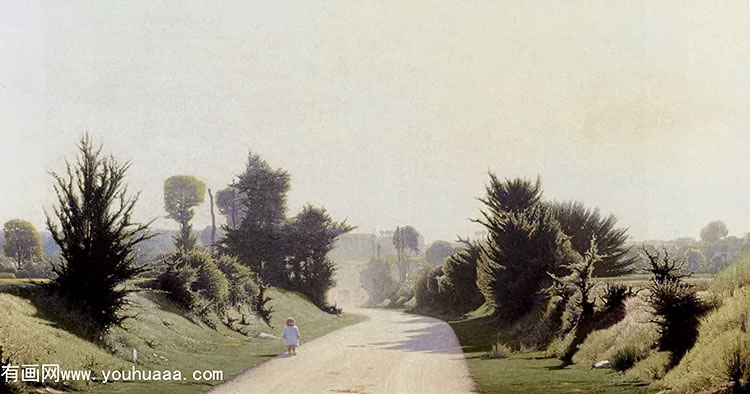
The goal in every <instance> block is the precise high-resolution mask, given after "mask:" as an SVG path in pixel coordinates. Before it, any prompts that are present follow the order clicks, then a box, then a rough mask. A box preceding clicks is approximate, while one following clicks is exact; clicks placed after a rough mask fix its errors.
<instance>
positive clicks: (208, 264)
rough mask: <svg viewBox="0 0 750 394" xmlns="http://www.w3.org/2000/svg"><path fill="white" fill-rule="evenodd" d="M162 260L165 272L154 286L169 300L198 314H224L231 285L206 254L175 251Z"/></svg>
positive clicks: (198, 251) (191, 251)
mask: <svg viewBox="0 0 750 394" xmlns="http://www.w3.org/2000/svg"><path fill="white" fill-rule="evenodd" d="M164 260H165V261H164V263H165V265H166V266H167V269H166V270H165V272H164V273H162V274H160V275H159V276H158V277H157V279H156V283H157V286H158V288H159V289H161V290H164V291H165V292H166V293H167V295H168V296H169V298H171V299H172V300H173V301H175V302H176V303H177V304H179V305H181V306H182V307H184V308H185V309H187V310H191V311H194V312H197V313H200V314H205V313H207V312H209V311H213V312H216V313H217V314H223V313H224V312H226V308H227V306H228V305H230V304H231V303H230V300H229V288H230V284H229V281H228V279H227V277H226V276H225V275H224V274H223V272H222V271H221V270H219V267H218V265H217V262H216V260H215V259H214V258H213V257H212V256H211V255H210V254H209V253H208V252H207V251H205V250H202V249H193V250H189V251H186V250H177V251H176V252H174V253H172V254H170V255H169V256H166V257H165V259H164ZM225 263H226V260H225Z"/></svg>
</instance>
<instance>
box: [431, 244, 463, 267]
mask: <svg viewBox="0 0 750 394" xmlns="http://www.w3.org/2000/svg"><path fill="white" fill-rule="evenodd" d="M457 251H458V249H457V248H455V247H454V246H453V244H451V243H450V242H447V241H435V242H433V243H432V245H430V247H429V248H427V250H426V251H425V252H424V258H425V260H427V264H428V265H430V266H432V267H434V266H436V265H441V264H443V262H444V261H445V259H446V258H448V256H450V255H452V254H454V253H456V252H457Z"/></svg>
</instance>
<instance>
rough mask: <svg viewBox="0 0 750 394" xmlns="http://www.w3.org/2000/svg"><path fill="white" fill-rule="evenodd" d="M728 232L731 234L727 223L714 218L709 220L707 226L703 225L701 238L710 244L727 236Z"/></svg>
mask: <svg viewBox="0 0 750 394" xmlns="http://www.w3.org/2000/svg"><path fill="white" fill-rule="evenodd" d="M727 234H729V230H727V225H726V224H724V222H722V221H721V220H714V221H712V222H709V223H708V224H707V225H706V227H703V228H702V229H701V239H702V240H703V241H706V242H708V243H710V244H711V243H716V242H718V241H719V240H721V239H722V238H724V237H726V236H727Z"/></svg>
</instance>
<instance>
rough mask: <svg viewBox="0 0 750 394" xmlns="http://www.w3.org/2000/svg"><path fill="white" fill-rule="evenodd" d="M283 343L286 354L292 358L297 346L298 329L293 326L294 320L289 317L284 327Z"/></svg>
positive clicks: (295, 353)
mask: <svg viewBox="0 0 750 394" xmlns="http://www.w3.org/2000/svg"><path fill="white" fill-rule="evenodd" d="M283 335H284V343H285V344H286V352H287V353H288V354H291V355H292V356H296V355H297V346H299V339H300V335H299V328H297V326H295V325H294V319H293V318H291V317H289V318H287V319H286V327H284V334H283Z"/></svg>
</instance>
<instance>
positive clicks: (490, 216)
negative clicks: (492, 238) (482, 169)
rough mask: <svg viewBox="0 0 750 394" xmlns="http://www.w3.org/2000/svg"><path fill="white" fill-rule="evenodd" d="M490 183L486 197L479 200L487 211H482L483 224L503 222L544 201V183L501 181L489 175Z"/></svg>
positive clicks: (537, 180)
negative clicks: (506, 217) (513, 214)
mask: <svg viewBox="0 0 750 394" xmlns="http://www.w3.org/2000/svg"><path fill="white" fill-rule="evenodd" d="M489 176H490V183H489V184H488V185H487V186H486V187H485V197H484V198H479V201H480V202H482V204H484V206H485V208H486V210H485V211H482V215H483V216H484V220H483V222H485V223H492V222H493V221H497V220H502V219H503V218H504V217H505V215H506V214H509V213H521V212H524V211H527V210H529V209H530V208H532V207H534V206H536V205H537V204H538V203H539V202H540V201H541V199H542V181H541V180H540V179H539V177H537V179H536V183H533V184H532V183H531V182H530V181H529V180H527V179H521V178H515V179H506V180H500V179H499V178H498V177H497V176H495V174H493V173H491V172H490V173H489Z"/></svg>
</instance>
